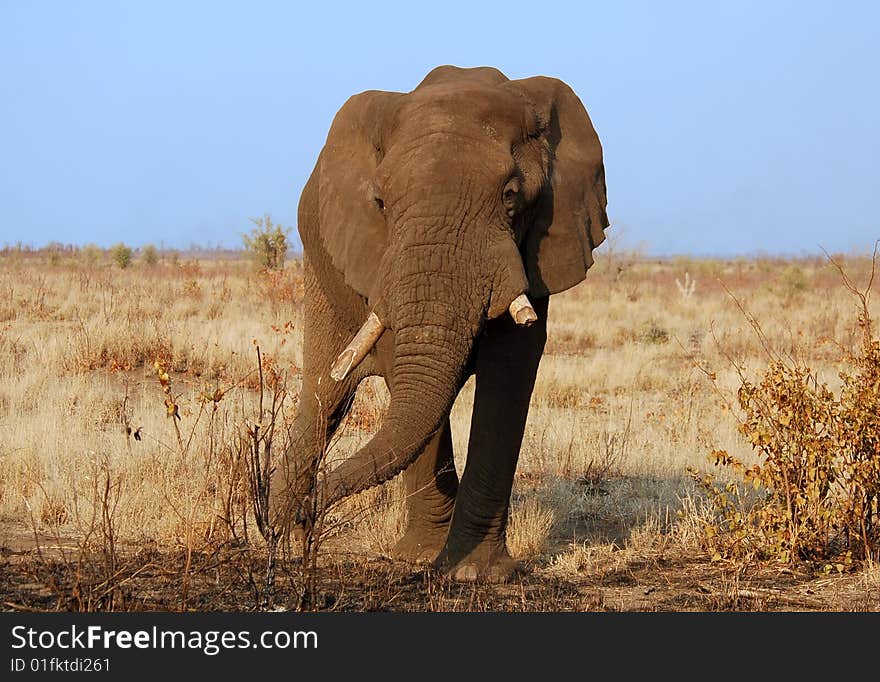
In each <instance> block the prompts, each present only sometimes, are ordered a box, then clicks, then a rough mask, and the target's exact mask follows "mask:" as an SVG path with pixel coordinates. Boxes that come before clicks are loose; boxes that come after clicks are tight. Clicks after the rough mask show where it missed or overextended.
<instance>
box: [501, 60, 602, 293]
mask: <svg viewBox="0 0 880 682" xmlns="http://www.w3.org/2000/svg"><path fill="white" fill-rule="evenodd" d="M506 85H507V87H511V88H513V89H515V90H516V91H518V92H519V93H520V94H521V95H522V96H523V97H525V99H526V100H527V101H528V102H529V104H530V105H531V107H532V109H533V110H534V111H535V113H536V114H537V119H538V131H537V132H538V133H539V135H540V137H541V138H543V140H544V143H545V145H546V152H547V154H548V156H549V159H548V161H547V167H546V168H545V169H544V172H545V175H546V177H545V182H544V185H543V188H542V190H541V193H540V195H539V196H538V199H537V201H536V203H535V206H534V209H533V211H532V216H531V218H532V220H531V225H530V226H529V227H528V232H527V234H526V238H525V242H524V244H523V249H522V250H523V254H524V260H525V265H526V274H527V276H528V279H529V293H530V294H532V295H533V296H547V295H549V294H555V293H558V292H560V291H564V290H565V289H568V288H569V287H572V286H574V285H575V284H577V283H578V282H580V281H581V280H583V279H584V277H585V276H586V273H587V269H588V268H589V267H590V266H591V265H592V264H593V256H592V251H593V249H595V248H596V247H597V246H599V244H601V243H602V242H603V241H604V240H605V228H606V227H608V217H607V214H606V212H605V207H606V195H605V169H604V166H603V163H602V145H601V143H600V142H599V136H598V135H597V134H596V131H595V130H594V129H593V124H592V122H591V121H590V117H589V115H588V114H587V110H586V109H585V108H584V105H583V104H582V103H581V101H580V99H579V98H578V96H577V95H576V94H575V93H574V91H572V89H571V88H570V87H569V86H568V85H566V84H565V83H563V82H562V81H560V80H557V79H555V78H546V77H544V76H537V77H534V78H525V79H523V80H516V81H510V83H508V84H506Z"/></svg>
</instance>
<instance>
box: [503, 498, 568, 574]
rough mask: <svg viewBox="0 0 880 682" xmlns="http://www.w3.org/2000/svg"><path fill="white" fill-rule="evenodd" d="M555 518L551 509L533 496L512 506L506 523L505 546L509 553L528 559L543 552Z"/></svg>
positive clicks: (515, 556)
mask: <svg viewBox="0 0 880 682" xmlns="http://www.w3.org/2000/svg"><path fill="white" fill-rule="evenodd" d="M555 520H556V515H555V514H554V513H553V510H551V509H547V508H546V507H544V506H542V505H541V503H540V502H539V501H538V500H537V499H535V498H534V497H530V498H528V499H526V500H525V502H523V503H522V504H521V505H515V506H513V508H512V509H511V511H510V520H509V521H508V524H507V547H508V549H509V550H510V553H511V555H512V556H513V557H514V558H516V559H523V560H530V559H535V558H537V557H538V556H540V555H541V554H543V553H544V552H545V551H546V550H547V544H548V541H549V539H550V531H551V530H552V528H553V524H554V522H555Z"/></svg>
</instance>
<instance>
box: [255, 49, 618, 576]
mask: <svg viewBox="0 0 880 682" xmlns="http://www.w3.org/2000/svg"><path fill="white" fill-rule="evenodd" d="M605 207H606V195H605V172H604V167H603V161H602V148H601V144H600V142H599V138H598V136H597V135H596V132H595V131H594V129H593V125H592V123H591V121H590V118H589V116H588V114H587V112H586V110H585V109H584V106H583V104H582V103H581V101H580V100H579V99H578V97H577V95H575V93H574V92H573V91H572V90H571V88H569V87H568V86H567V85H566V84H565V83H563V82H562V81H560V80H556V79H554V78H546V77H534V78H526V79H523V80H509V79H508V78H507V77H506V76H505V75H504V74H502V73H501V72H500V71H498V70H497V69H494V68H488V67H481V68H469V69H464V68H457V67H454V66H441V67H438V68H436V69H434V70H433V71H431V72H430V73H429V74H428V75H427V76H426V77H425V79H424V80H423V81H422V82H421V83H420V84H419V85H418V87H416V88H415V89H414V90H413V91H411V92H408V93H399V92H383V91H375V90H373V91H367V92H362V93H360V94H357V95H354V96H353V97H351V98H350V99H349V100H348V101H347V102H346V103H345V104H344V105H343V107H342V108H341V109H340V110H339V112H338V113H337V114H336V117H335V118H334V120H333V123H332V125H331V128H330V131H329V133H328V135H327V140H326V143H325V145H324V147H323V149H322V151H321V153H320V155H319V157H318V160H317V163H316V165H315V168H314V170H313V172H312V174H311V177H310V178H309V180H308V182H307V183H306V185H305V187H304V189H303V191H302V195H301V198H300V202H299V209H298V228H299V233H300V236H301V238H302V244H303V253H304V272H305V274H304V276H305V299H304V322H303V324H304V329H303V334H304V342H303V343H304V345H303V375H302V376H303V388H302V393H301V398H300V403H299V408H298V414H297V416H296V418H295V421H294V425H293V428H292V442H293V443H294V445H293V446H292V447H291V449H290V451H289V452H287V453H286V455H285V456H284V458H283V461H282V462H281V463H280V464H279V466H278V467H277V474H276V478H278V479H279V480H278V482H277V483H275V482H273V488H274V490H275V492H274V493H273V499H272V502H271V503H270V507H271V509H272V510H273V515H274V516H273V518H274V519H276V521H277V522H278V523H285V522H289V521H290V519H291V518H294V519H295V518H301V517H297V516H296V514H297V512H296V510H297V509H299V508H301V505H303V504H304V502H303V501H304V500H306V499H311V500H314V499H316V498H315V496H317V499H319V500H320V504H321V505H324V506H326V505H329V504H332V503H333V502H335V501H337V500H339V499H342V498H343V497H346V496H348V495H352V494H354V493H357V492H360V491H363V490H365V489H367V488H369V487H371V486H375V485H378V484H381V483H383V482H385V481H387V480H389V479H391V478H392V477H394V476H396V475H397V474H399V473H401V472H403V476H404V479H405V488H406V491H407V496H408V505H409V507H408V512H409V513H408V528H407V529H406V532H405V534H404V536H403V539H402V540H400V542H399V544H398V545H397V547H396V552H395V553H396V555H397V556H399V557H402V558H406V559H409V560H427V561H431V560H433V561H434V564H435V566H436V567H437V568H438V569H440V570H442V571H445V572H446V573H447V574H448V575H451V576H452V577H454V578H456V579H459V580H492V581H501V580H505V579H507V578H509V577H510V576H511V575H512V574H513V572H514V571H515V570H516V569H517V564H516V563H515V562H514V560H513V559H512V558H511V557H510V555H509V553H508V551H507V548H506V542H505V532H506V527H507V517H508V508H509V504H510V494H511V487H512V485H513V478H514V471H515V468H516V464H517V459H518V457H519V450H520V447H521V444H522V438H523V432H524V429H525V422H526V416H527V412H528V406H529V399H530V397H531V394H532V389H533V387H534V383H535V375H536V372H537V369H538V363H539V361H540V358H541V354H542V352H543V349H544V343H545V340H546V330H547V326H546V325H547V311H548V300H549V295H550V294H553V293H556V292H560V291H563V290H565V289H568V288H569V287H572V286H573V285H575V284H577V283H578V282H580V281H581V280H583V279H584V276H585V275H586V272H587V270H588V268H589V267H590V266H591V265H592V263H593V257H592V253H591V252H592V250H593V249H594V248H596V247H597V246H598V245H599V244H600V243H602V241H603V240H604V238H605V234H604V230H605V228H606V227H607V226H608V219H607V216H606V210H605ZM471 374H476V387H475V397H474V407H473V417H472V424H471V430H470V440H469V443H468V454H467V463H466V466H465V467H464V471H463V474H462V476H461V479H459V477H458V475H457V472H456V469H455V464H454V461H453V453H452V437H451V433H450V426H449V413H450V410H451V408H452V405H453V402H454V400H455V398H456V396H457V394H458V392H459V390H460V389H461V388H462V386H463V384H464V382H465V380H466V379H467V378H468V377H469V376H470V375H471ZM375 375H379V376H382V377H383V378H384V379H385V381H386V383H387V385H388V388H389V391H390V396H391V397H390V402H389V405H388V408H387V412H386V414H385V416H384V418H383V421H382V424H381V427H380V428H379V430H378V432H377V433H376V434H375V436H374V437H373V438H372V440H370V441H369V442H368V443H367V444H366V445H365V446H364V447H363V448H362V449H361V450H360V451H358V452H357V453H356V454H354V455H353V456H352V457H351V458H349V459H348V460H346V461H344V462H343V463H341V464H340V465H339V466H338V467H336V468H335V469H333V470H331V471H329V472H327V473H323V472H322V473H321V474H320V476H319V475H318V472H317V471H316V468H317V467H316V464H315V463H316V462H317V461H318V458H319V456H320V454H321V447H322V444H323V443H326V442H327V438H328V437H329V435H330V434H332V433H333V431H334V430H335V429H336V428H337V426H338V425H339V423H340V421H341V419H342V418H343V417H344V416H345V413H346V410H347V409H348V407H349V406H350V404H351V399H352V397H353V395H354V392H355V390H356V389H357V387H358V384H359V383H360V382H361V381H362V380H363V379H364V378H365V377H368V376H375ZM317 479H320V480H317ZM310 495H311V496H312V497H311V498H310V497H309V496H310Z"/></svg>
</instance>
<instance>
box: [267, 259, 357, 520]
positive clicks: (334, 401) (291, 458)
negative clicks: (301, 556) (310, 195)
mask: <svg viewBox="0 0 880 682" xmlns="http://www.w3.org/2000/svg"><path fill="white" fill-rule="evenodd" d="M305 289H306V298H305V310H304V311H303V337H304V343H303V347H304V348H303V383H302V390H301V391H300V398H299V405H298V407H297V413H296V416H295V418H294V422H293V425H292V427H291V430H290V445H289V447H288V449H287V451H286V452H285V453H284V455H283V456H282V457H281V458H280V461H279V462H278V464H277V466H276V470H275V473H274V474H273V477H272V483H271V502H270V510H271V513H272V520H273V524H274V525H275V526H276V527H278V528H280V529H282V530H284V531H287V530H290V529H291V525H292V524H293V523H294V522H295V521H296V520H297V518H296V517H297V516H298V515H299V514H300V513H301V508H300V503H301V502H302V501H303V499H304V498H305V496H307V495H309V494H311V493H312V491H313V488H314V485H315V479H316V476H317V473H318V471H319V469H320V467H321V462H322V458H323V456H324V454H325V452H326V447H327V443H328V440H329V438H330V437H331V436H332V434H333V433H334V432H335V431H336V429H337V427H338V426H339V424H340V422H341V421H342V419H343V418H344V417H345V415H346V413H347V412H348V410H349V408H350V407H351V402H352V399H353V397H354V394H355V391H356V390H357V387H358V384H359V383H360V381H361V380H362V379H363V378H364V377H365V376H366V375H367V374H368V373H369V372H370V367H371V363H370V362H365V363H363V364H362V365H361V366H359V367H358V368H357V370H356V371H353V372H351V373H350V374H348V375H347V376H346V377H345V379H343V380H342V381H335V380H333V379H331V377H330V370H331V366H332V364H333V360H334V358H335V357H336V356H337V355H338V353H339V351H340V350H341V349H342V348H343V347H344V346H345V344H346V343H347V341H348V340H349V339H350V338H351V324H345V322H344V321H343V320H340V318H339V315H338V313H337V311H335V310H334V309H333V308H332V307H331V306H330V304H329V303H328V301H327V299H326V297H325V295H324V292H323V290H322V287H321V286H320V285H319V284H318V283H317V282H316V280H315V277H314V273H313V272H312V269H311V266H310V263H309V262H308V261H306V272H305Z"/></svg>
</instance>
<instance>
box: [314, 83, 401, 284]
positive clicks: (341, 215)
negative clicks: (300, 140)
mask: <svg viewBox="0 0 880 682" xmlns="http://www.w3.org/2000/svg"><path fill="white" fill-rule="evenodd" d="M401 96H402V95H401V94H400V93H396V92H381V91H377V90H370V91H367V92H362V93H360V94H358V95H354V96H353V97H351V98H349V100H348V101H347V102H346V103H345V104H344V105H343V106H342V108H341V109H340V110H339V112H338V113H337V114H336V117H335V118H334V119H333V123H332V125H331V126H330V132H329V133H328V134H327V141H326V143H325V144H324V148H323V149H322V150H321V155H320V156H319V158H318V165H317V169H316V170H317V179H318V217H319V220H318V233H319V235H320V239H321V242H322V244H323V247H324V250H325V251H326V252H327V254H328V255H329V256H330V259H331V261H332V263H333V266H334V267H335V268H336V269H337V270H338V271H339V272H340V273H342V275H343V278H344V279H345V282H346V283H347V284H348V285H349V286H351V287H352V288H353V289H355V290H356V291H357V292H358V293H359V294H361V295H362V296H364V297H370V295H371V294H372V293H373V291H374V289H375V287H376V275H377V271H378V269H379V264H380V263H381V261H382V257H383V255H384V254H385V249H386V247H387V242H388V235H387V227H386V223H385V218H384V216H383V215H382V212H381V211H380V210H379V208H378V207H377V205H376V197H375V188H374V187H373V176H374V173H375V171H376V167H377V166H378V164H379V162H380V161H381V160H382V156H383V137H384V135H385V131H386V130H387V128H388V126H389V125H392V124H393V119H394V113H395V111H396V109H397V102H398V99H399V98H400V97H401Z"/></svg>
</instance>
